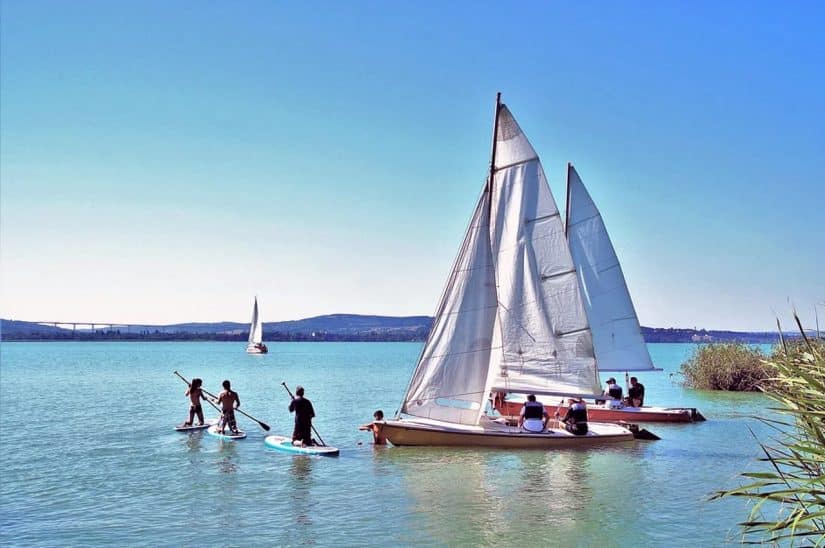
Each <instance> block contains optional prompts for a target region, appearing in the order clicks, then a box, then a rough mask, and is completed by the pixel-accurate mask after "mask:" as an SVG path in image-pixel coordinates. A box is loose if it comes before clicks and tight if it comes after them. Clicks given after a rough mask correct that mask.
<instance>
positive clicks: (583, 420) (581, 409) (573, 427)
mask: <svg viewBox="0 0 825 548" xmlns="http://www.w3.org/2000/svg"><path fill="white" fill-rule="evenodd" d="M564 423H565V428H566V429H567V430H568V431H569V432H572V433H573V434H576V435H578V436H582V435H584V434H587V407H585V406H584V404H581V403H574V404H573V405H571V406H570V408H569V409H568V410H567V414H566V415H565V416H564Z"/></svg>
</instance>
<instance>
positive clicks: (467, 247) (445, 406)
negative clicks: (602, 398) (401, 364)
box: [401, 105, 600, 424]
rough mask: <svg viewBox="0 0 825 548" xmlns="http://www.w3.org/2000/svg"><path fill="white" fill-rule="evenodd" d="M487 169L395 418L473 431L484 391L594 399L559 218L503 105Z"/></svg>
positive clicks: (586, 340) (591, 362)
mask: <svg viewBox="0 0 825 548" xmlns="http://www.w3.org/2000/svg"><path fill="white" fill-rule="evenodd" d="M493 165H494V170H493V172H494V175H493V180H492V181H488V184H487V185H485V189H484V192H483V194H482V196H481V198H480V199H479V202H478V204H477V205H476V209H475V213H474V214H473V218H472V221H471V222H470V226H469V228H468V229H467V233H466V235H465V237H464V242H463V244H462V246H461V249H460V251H459V254H458V258H457V259H456V261H455V264H454V265H453V270H452V272H451V274H450V277H449V279H448V281H447V286H446V288H445V290H444V294H443V295H442V297H441V301H440V304H439V307H438V310H437V311H436V314H435V317H434V320H433V328H432V330H431V332H430V336H429V338H428V340H427V343H426V344H425V346H424V349H423V351H422V353H421V357H420V359H419V362H418V365H417V367H416V370H415V372H414V373H413V376H412V379H411V380H410V385H409V387H408V389H407V393H406V395H405V397H404V403H403V404H402V407H401V412H402V413H406V414H409V415H415V416H418V417H427V418H431V419H438V420H443V421H448V422H453V423H459V424H477V423H478V422H479V420H480V417H481V415H482V412H483V404H484V402H485V400H486V398H487V395H488V394H489V392H490V391H491V390H503V391H508V392H522V393H527V392H535V393H540V394H558V395H582V396H591V395H594V394H599V392H600V387H599V380H598V372H597V370H596V364H595V358H594V354H593V346H592V339H591V335H590V329H589V327H588V323H587V316H586V315H585V312H584V308H583V306H582V299H581V294H580V290H579V285H578V281H577V278H576V273H575V268H574V266H573V259H572V257H571V255H570V250H569V249H568V246H567V240H566V238H565V236H564V227H563V224H562V221H561V216H560V214H559V211H558V208H557V207H556V203H555V201H554V200H553V196H552V194H551V193H550V187H549V186H548V184H547V180H546V178H545V176H544V171H543V170H542V167H541V163H540V161H539V158H538V156H537V155H536V153H535V151H534V150H533V147H532V146H531V145H530V143H529V141H528V140H527V138H526V137H525V135H524V133H523V132H522V131H521V129H520V128H519V126H518V124H517V123H516V121H515V120H514V119H513V117H512V115H511V114H510V112H509V110H507V107H505V106H504V105H501V106H500V107H499V110H498V124H497V130H496V136H495V155H494V158H493ZM490 183H492V184H490ZM491 187H492V189H491Z"/></svg>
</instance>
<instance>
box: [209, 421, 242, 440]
mask: <svg viewBox="0 0 825 548" xmlns="http://www.w3.org/2000/svg"><path fill="white" fill-rule="evenodd" d="M206 431H207V432H209V433H210V434H212V435H213V436H215V437H216V438H220V439H222V440H227V441H233V440H242V439H244V438H245V437H246V432H244V431H243V430H238V433H237V434H233V433H232V432H231V431H230V430H229V429H227V430H226V431H225V433H224V434H221V433H220V432H219V431H218V425H217V424H215V425H213V426H210V427H209V428H208V429H207V430H206Z"/></svg>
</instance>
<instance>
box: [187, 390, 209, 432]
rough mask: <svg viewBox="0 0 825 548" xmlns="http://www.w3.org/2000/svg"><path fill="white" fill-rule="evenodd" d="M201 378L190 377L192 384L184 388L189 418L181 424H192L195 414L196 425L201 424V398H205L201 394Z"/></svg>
mask: <svg viewBox="0 0 825 548" xmlns="http://www.w3.org/2000/svg"><path fill="white" fill-rule="evenodd" d="M202 384H203V380H202V379H192V384H190V385H189V388H187V389H186V392H185V393H184V394H185V395H187V396H189V420H188V421H186V422H184V423H183V426H192V421H193V420H194V418H195V415H197V416H198V426H202V425H203V408H202V407H201V399H204V400H205V399H206V396H204V395H203V389H202V388H201V385H202Z"/></svg>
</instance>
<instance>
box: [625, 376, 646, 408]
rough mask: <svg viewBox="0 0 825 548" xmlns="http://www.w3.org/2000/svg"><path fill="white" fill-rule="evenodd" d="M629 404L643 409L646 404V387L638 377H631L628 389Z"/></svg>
mask: <svg viewBox="0 0 825 548" xmlns="http://www.w3.org/2000/svg"><path fill="white" fill-rule="evenodd" d="M627 402H628V404H630V406H632V407H641V406H643V405H644V404H645V385H643V384H642V383H640V382H639V381H638V380H637V379H636V377H630V388H628V389H627Z"/></svg>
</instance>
